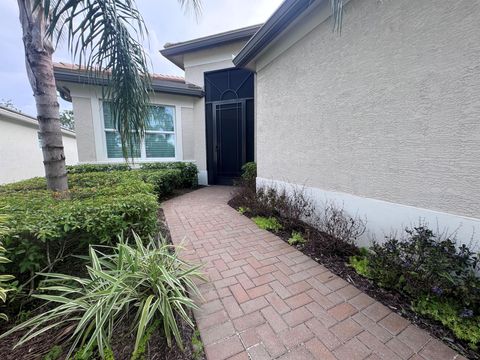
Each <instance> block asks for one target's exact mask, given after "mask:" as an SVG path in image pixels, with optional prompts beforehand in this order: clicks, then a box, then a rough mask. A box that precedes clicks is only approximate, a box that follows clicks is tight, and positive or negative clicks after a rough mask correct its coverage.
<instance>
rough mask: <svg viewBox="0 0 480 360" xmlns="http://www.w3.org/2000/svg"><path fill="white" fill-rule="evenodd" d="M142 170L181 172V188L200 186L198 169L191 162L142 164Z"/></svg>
mask: <svg viewBox="0 0 480 360" xmlns="http://www.w3.org/2000/svg"><path fill="white" fill-rule="evenodd" d="M140 168H141V169H142V170H180V181H179V186H180V187H184V188H192V187H195V186H197V185H198V169H197V166H196V165H195V164H194V163H191V162H157V163H142V164H140Z"/></svg>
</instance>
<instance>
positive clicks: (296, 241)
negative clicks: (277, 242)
mask: <svg viewBox="0 0 480 360" xmlns="http://www.w3.org/2000/svg"><path fill="white" fill-rule="evenodd" d="M305 242H306V240H305V239H304V238H303V236H302V234H301V233H299V232H297V231H294V232H292V236H291V237H290V239H288V243H289V244H290V245H303V244H305Z"/></svg>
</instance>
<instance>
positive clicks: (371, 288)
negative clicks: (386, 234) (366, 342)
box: [228, 197, 480, 360]
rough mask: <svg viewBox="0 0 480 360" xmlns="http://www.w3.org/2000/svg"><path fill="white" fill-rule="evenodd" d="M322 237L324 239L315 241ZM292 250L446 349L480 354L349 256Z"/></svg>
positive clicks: (477, 356)
mask: <svg viewBox="0 0 480 360" xmlns="http://www.w3.org/2000/svg"><path fill="white" fill-rule="evenodd" d="M228 204H229V205H230V206H231V207H233V208H234V209H238V208H239V207H240V206H244V204H242V203H241V202H240V201H239V199H238V198H235V197H234V198H232V199H231V200H230V201H229V203H228ZM244 215H245V216H247V217H252V216H253V215H252V214H250V213H248V212H246V213H244ZM298 228H303V229H307V230H310V231H309V232H310V234H314V235H310V236H316V237H317V238H316V239H315V238H314V240H315V243H317V244H321V243H328V239H326V238H325V237H326V234H321V233H319V232H318V231H317V230H315V229H313V228H311V227H310V226H309V225H308V224H305V223H302V224H299V226H298ZM273 233H274V234H275V235H277V236H278V237H279V238H281V239H282V240H283V241H285V242H288V239H289V238H290V236H291V231H285V230H282V231H279V232H273ZM322 236H323V238H318V237H322ZM295 247H296V248H297V249H298V250H299V251H301V252H303V253H304V254H305V255H307V256H309V257H310V258H312V259H313V260H315V261H316V262H318V263H319V264H321V265H323V266H325V267H326V268H328V269H329V270H330V271H331V272H332V273H334V274H336V275H338V276H340V277H341V278H343V279H344V280H346V281H348V282H349V283H350V284H352V285H354V286H355V287H356V288H357V289H359V290H361V291H363V292H365V293H366V294H368V295H369V296H371V297H372V298H374V299H375V300H377V301H379V302H381V303H382V304H384V305H385V306H388V307H389V308H390V309H391V310H392V311H394V312H395V313H397V314H399V315H401V316H403V317H404V318H406V319H408V320H409V321H410V322H412V323H414V324H416V325H417V326H419V327H420V328H422V329H424V330H426V331H428V332H429V333H430V334H431V335H432V336H433V337H435V338H437V339H439V340H441V341H443V342H444V343H445V344H446V345H447V346H449V347H451V348H452V349H454V350H455V351H457V352H458V353H460V354H462V355H463V356H465V357H467V358H468V359H477V360H478V359H480V353H479V352H476V351H474V350H472V349H471V348H470V347H469V345H468V343H467V342H465V341H461V340H459V339H456V338H455V336H454V335H453V333H452V331H451V330H449V329H447V328H446V327H445V326H443V325H442V324H441V323H439V322H437V321H434V320H432V319H429V318H426V317H424V316H422V315H419V314H418V313H416V312H414V311H413V310H412V309H411V300H409V299H408V298H407V297H405V296H403V295H402V294H400V293H398V292H396V291H392V290H387V289H384V288H381V287H380V286H378V285H376V284H374V283H373V282H371V281H370V280H368V279H367V278H365V277H363V276H361V275H359V274H358V273H357V272H356V271H355V270H354V269H353V268H352V267H350V266H348V256H341V255H338V254H335V255H331V254H326V253H325V252H322V249H319V248H316V249H314V248H312V246H306V245H297V246H295ZM351 251H353V252H354V253H355V252H358V249H356V248H353V249H351Z"/></svg>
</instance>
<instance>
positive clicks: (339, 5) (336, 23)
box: [330, 0, 343, 33]
mask: <svg viewBox="0 0 480 360" xmlns="http://www.w3.org/2000/svg"><path fill="white" fill-rule="evenodd" d="M330 7H331V9H332V19H333V31H334V32H337V33H340V32H341V31H342V22H343V0H330Z"/></svg>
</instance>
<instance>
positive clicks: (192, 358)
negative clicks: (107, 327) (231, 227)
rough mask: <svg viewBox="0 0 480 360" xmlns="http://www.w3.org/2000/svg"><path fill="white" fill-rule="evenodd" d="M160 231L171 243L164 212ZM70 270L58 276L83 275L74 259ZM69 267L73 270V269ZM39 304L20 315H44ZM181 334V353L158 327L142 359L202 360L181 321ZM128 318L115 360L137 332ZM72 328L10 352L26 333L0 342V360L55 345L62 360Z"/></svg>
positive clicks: (30, 357)
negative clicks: (168, 341) (65, 274)
mask: <svg viewBox="0 0 480 360" xmlns="http://www.w3.org/2000/svg"><path fill="white" fill-rule="evenodd" d="M193 190H195V189H184V190H176V191H175V193H174V194H173V195H172V196H171V197H174V196H178V195H182V194H185V193H187V192H190V191H193ZM158 220H159V229H160V231H159V232H160V234H161V235H162V236H163V237H164V238H165V239H167V241H169V242H171V237H170V231H169V229H168V226H167V225H166V222H165V216H164V215H163V210H162V209H160V210H159V212H158ZM69 264H70V266H69V267H68V269H67V268H65V269H63V267H60V269H59V270H58V272H64V273H69V274H72V275H79V274H82V273H83V272H84V264H83V262H82V261H79V260H78V258H73V259H72V261H71V262H69ZM72 264H73V265H74V266H72ZM39 304H40V303H38V302H30V303H28V304H27V305H25V306H24V307H23V311H30V312H31V315H30V316H34V315H36V314H39V313H41V312H42V311H46V308H45V307H43V308H38V305H39ZM14 322H15V319H14V318H12V319H11V321H10V322H9V323H5V322H3V321H0V334H3V333H4V332H5V331H8V330H9V329H11V328H12V327H13V325H14ZM178 323H179V328H180V332H181V334H182V339H183V344H184V347H185V348H184V350H182V349H180V348H179V347H178V346H177V345H176V344H173V345H172V346H171V347H169V346H168V344H167V341H166V339H165V337H164V336H163V334H162V330H161V324H160V326H159V329H158V330H156V331H155V332H154V333H153V334H152V337H151V338H150V340H149V342H148V345H147V348H146V351H145V359H151V360H153V359H162V360H205V355H204V353H203V351H202V350H201V349H200V350H199V349H198V345H197V341H194V343H195V344H194V343H192V339H193V338H194V337H195V334H194V329H192V328H191V327H189V326H188V325H187V324H186V323H185V322H184V321H182V320H181V319H179V320H178ZM131 324H132V321H131V318H128V319H127V320H126V321H124V322H123V323H122V324H120V325H119V326H118V328H117V331H116V334H115V336H114V337H113V340H112V350H113V353H114V357H115V360H128V359H130V358H131V355H132V352H133V347H134V346H135V336H136V332H135V331H134V330H132V327H131ZM73 329H74V328H73V327H71V326H70V327H68V326H65V327H59V328H54V329H51V330H49V331H47V332H45V333H43V334H41V335H39V336H37V337H35V338H34V339H32V340H31V341H29V342H28V343H27V344H25V345H23V346H21V347H19V348H17V349H13V346H14V345H15V344H16V343H17V342H18V341H19V339H20V338H21V337H22V336H23V335H24V334H25V332H23V331H22V332H17V333H14V334H12V335H10V336H8V337H7V338H5V339H2V340H1V341H0V359H2V360H19V359H21V360H37V359H43V358H44V356H45V355H46V354H47V353H48V352H49V351H50V350H51V349H52V347H54V346H55V345H60V346H62V349H63V352H62V355H61V356H60V357H59V359H65V357H66V355H67V353H68V350H69V348H70V343H69V336H70V334H71V332H72V330H73Z"/></svg>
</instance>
